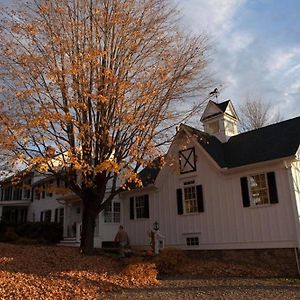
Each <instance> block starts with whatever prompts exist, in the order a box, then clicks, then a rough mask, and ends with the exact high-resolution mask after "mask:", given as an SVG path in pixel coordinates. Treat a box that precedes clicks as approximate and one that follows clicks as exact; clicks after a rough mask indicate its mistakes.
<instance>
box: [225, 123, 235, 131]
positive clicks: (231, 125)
mask: <svg viewBox="0 0 300 300" xmlns="http://www.w3.org/2000/svg"><path fill="white" fill-rule="evenodd" d="M227 130H228V132H229V133H232V134H234V133H235V130H234V123H233V122H231V121H227Z"/></svg>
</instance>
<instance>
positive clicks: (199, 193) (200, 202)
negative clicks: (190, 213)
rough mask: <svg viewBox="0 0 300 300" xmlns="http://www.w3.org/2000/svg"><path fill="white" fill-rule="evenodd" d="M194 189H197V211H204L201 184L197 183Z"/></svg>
mask: <svg viewBox="0 0 300 300" xmlns="http://www.w3.org/2000/svg"><path fill="white" fill-rule="evenodd" d="M196 191H197V204H198V212H204V202H203V188H202V185H197V186H196Z"/></svg>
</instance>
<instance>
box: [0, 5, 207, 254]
mask: <svg viewBox="0 0 300 300" xmlns="http://www.w3.org/2000/svg"><path fill="white" fill-rule="evenodd" d="M177 17H178V14H177V11H176V10H175V9H174V8H172V7H171V6H170V5H169V3H168V1H167V0H34V1H32V3H29V4H27V5H26V7H23V8H22V10H21V11H20V12H6V13H5V14H3V15H2V18H1V44H0V70H1V71H0V72H1V78H0V79H1V108H0V109H1V114H0V135H1V136H0V138H1V141H0V146H1V148H2V151H4V152H5V158H9V159H8V160H7V161H8V163H9V164H10V165H12V164H13V163H15V162H17V163H20V162H22V163H23V164H26V166H27V167H28V169H29V170H30V169H32V168H35V169H37V170H38V171H39V172H46V173H53V174H54V175H57V174H60V173H61V172H62V171H63V173H64V174H65V176H66V180H67V181H68V182H69V187H70V189H71V190H72V191H73V192H74V193H75V194H77V195H78V196H79V197H80V199H81V200H82V203H83V214H82V237H81V249H82V251H83V252H84V253H86V254H90V253H91V252H92V250H93V235H94V227H95V218H96V216H97V215H98V214H99V212H101V211H102V210H103V209H104V207H105V206H106V205H107V204H108V203H109V202H110V201H111V200H112V198H113V197H114V196H115V195H116V194H118V193H119V192H120V191H122V190H123V189H125V188H126V182H128V181H137V182H138V178H137V176H136V173H137V171H138V170H139V169H140V168H141V167H142V166H145V165H147V164H148V163H149V161H151V160H152V159H153V157H155V156H156V155H157V154H158V149H159V147H158V145H161V144H162V143H163V142H165V141H166V140H168V139H169V132H170V128H172V127H173V126H176V125H177V124H179V123H180V122H182V121H183V120H186V119H187V118H188V117H190V116H192V115H193V114H195V113H196V112H198V111H199V110H200V109H201V108H202V106H203V104H204V102H205V97H204V96H202V97H201V96H200V95H201V94H202V95H205V94H206V92H207V91H206V89H207V88H208V86H209V81H208V79H207V76H206V74H207V73H206V71H205V70H206V64H207V59H206V57H207V56H206V53H207V39H206V37H205V36H204V35H201V36H198V37H195V36H187V35H186V34H184V33H182V31H180V29H179V27H178V26H177V23H178V18H177ZM193 97H194V99H195V100H193ZM119 178H121V179H120V180H118V179H119ZM108 185H109V186H110V187H109V189H108V188H107V186H108Z"/></svg>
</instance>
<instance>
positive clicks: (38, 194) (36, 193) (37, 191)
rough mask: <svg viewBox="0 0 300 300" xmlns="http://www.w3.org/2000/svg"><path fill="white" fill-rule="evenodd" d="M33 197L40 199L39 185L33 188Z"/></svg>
mask: <svg viewBox="0 0 300 300" xmlns="http://www.w3.org/2000/svg"><path fill="white" fill-rule="evenodd" d="M34 199H35V200H40V199H41V192H40V188H39V186H37V187H36V188H35V190H34Z"/></svg>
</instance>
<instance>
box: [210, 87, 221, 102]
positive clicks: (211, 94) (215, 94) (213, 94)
mask: <svg viewBox="0 0 300 300" xmlns="http://www.w3.org/2000/svg"><path fill="white" fill-rule="evenodd" d="M219 94H220V92H219V90H218V88H215V89H214V90H213V91H212V92H210V93H209V96H210V97H216V102H217V103H218V96H219Z"/></svg>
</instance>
